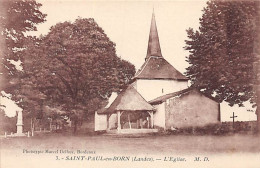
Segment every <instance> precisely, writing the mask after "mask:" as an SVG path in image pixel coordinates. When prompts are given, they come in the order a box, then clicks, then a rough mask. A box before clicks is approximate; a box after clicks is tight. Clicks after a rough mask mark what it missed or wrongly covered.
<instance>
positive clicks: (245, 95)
mask: <svg viewBox="0 0 260 171" xmlns="http://www.w3.org/2000/svg"><path fill="white" fill-rule="evenodd" d="M256 13H257V10H256V1H223V0H220V1H215V0H211V1H209V2H208V3H207V7H206V8H204V10H203V15H202V18H200V27H199V30H198V31H194V30H193V29H191V28H190V29H188V30H187V33H188V38H189V40H187V41H186V44H187V45H186V47H185V49H186V50H189V52H190V55H189V56H188V57H187V61H188V62H189V64H190V66H189V67H188V68H187V72H186V75H187V76H188V77H189V78H190V79H191V83H192V86H194V87H197V88H199V89H200V90H202V91H203V93H205V94H206V95H211V96H215V95H216V96H215V98H216V99H218V100H219V102H222V101H223V100H225V101H227V102H229V104H230V105H231V106H233V105H234V104H239V105H240V106H241V105H242V103H243V102H244V101H247V100H254V95H255V93H254V91H253V85H254V84H256V82H255V81H256V72H254V69H253V64H254V62H256V56H255V54H254V53H253V48H254V38H255V37H256V34H257V33H256V27H255V23H256Z"/></svg>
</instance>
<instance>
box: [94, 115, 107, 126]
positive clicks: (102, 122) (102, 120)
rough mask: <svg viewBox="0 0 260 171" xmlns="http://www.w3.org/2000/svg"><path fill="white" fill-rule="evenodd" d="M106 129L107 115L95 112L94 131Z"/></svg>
mask: <svg viewBox="0 0 260 171" xmlns="http://www.w3.org/2000/svg"><path fill="white" fill-rule="evenodd" d="M106 129H107V115H99V114H97V112H96V113H95V131H104V130H106Z"/></svg>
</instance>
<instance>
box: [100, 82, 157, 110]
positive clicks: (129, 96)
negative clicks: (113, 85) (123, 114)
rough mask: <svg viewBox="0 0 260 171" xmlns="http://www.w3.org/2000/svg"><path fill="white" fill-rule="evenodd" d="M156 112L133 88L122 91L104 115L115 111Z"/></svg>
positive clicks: (129, 87)
mask: <svg viewBox="0 0 260 171" xmlns="http://www.w3.org/2000/svg"><path fill="white" fill-rule="evenodd" d="M151 110H154V108H153V106H152V105H150V104H149V103H148V102H147V101H146V100H145V99H144V98H143V97H142V96H141V95H140V94H139V93H138V92H137V91H136V90H135V88H134V87H132V86H128V88H127V89H125V90H124V91H122V92H121V93H120V94H119V95H118V96H117V97H116V99H115V100H114V101H113V103H112V104H111V105H110V106H109V108H107V109H106V110H105V111H103V113H114V112H115V111H151Z"/></svg>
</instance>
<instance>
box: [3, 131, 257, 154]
mask: <svg viewBox="0 0 260 171" xmlns="http://www.w3.org/2000/svg"><path fill="white" fill-rule="evenodd" d="M0 141H1V149H2V150H8V151H9V150H11V151H12V150H17V149H36V150H37V149H43V150H44V149H73V150H77V149H87V150H94V151H96V152H97V153H118V154H151V155H152V154H155V155H156V154H167V153H169V154H172V153H178V154H180V153H181V154H194V153H214V154H215V153H230V152H232V153H236V152H249V153H260V137H259V136H256V135H245V134H234V135H227V136H210V135H206V136H198V135H146V136H126V135H124V136H119V135H92V136H90V135H76V136H73V135H63V134H58V133H53V134H51V133H50V134H44V135H39V136H35V137H30V138H27V137H23V138H8V139H4V138H2V139H1V140H0Z"/></svg>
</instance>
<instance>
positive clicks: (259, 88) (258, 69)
mask: <svg viewBox="0 0 260 171" xmlns="http://www.w3.org/2000/svg"><path fill="white" fill-rule="evenodd" d="M256 9H257V17H256V33H257V35H256V39H255V42H254V53H255V55H256V57H257V61H256V62H255V65H254V68H255V73H256V84H255V89H254V90H255V92H256V104H257V109H256V115H257V128H258V129H257V131H258V133H260V109H259V107H260V48H259V47H260V1H258V2H257V6H256Z"/></svg>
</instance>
